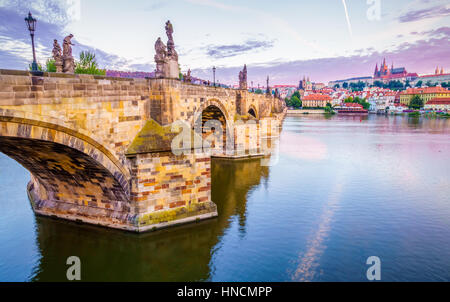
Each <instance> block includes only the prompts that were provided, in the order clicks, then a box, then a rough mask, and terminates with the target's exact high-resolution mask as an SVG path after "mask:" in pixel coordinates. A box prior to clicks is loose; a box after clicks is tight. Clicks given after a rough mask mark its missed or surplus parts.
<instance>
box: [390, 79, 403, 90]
mask: <svg viewBox="0 0 450 302" xmlns="http://www.w3.org/2000/svg"><path fill="white" fill-rule="evenodd" d="M386 88H389V89H391V90H403V88H404V86H403V83H402V82H400V81H390V82H389V84H388V85H387V87H386Z"/></svg>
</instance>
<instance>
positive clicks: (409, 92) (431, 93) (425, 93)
mask: <svg viewBox="0 0 450 302" xmlns="http://www.w3.org/2000/svg"><path fill="white" fill-rule="evenodd" d="M414 95H419V96H420V97H421V98H422V99H423V101H424V104H427V103H428V101H430V100H432V99H434V98H448V97H450V90H448V89H445V88H443V87H440V86H436V87H425V88H408V89H406V90H404V91H402V92H401V93H400V103H401V104H404V105H409V102H410V101H411V99H412V97H413V96H414Z"/></svg>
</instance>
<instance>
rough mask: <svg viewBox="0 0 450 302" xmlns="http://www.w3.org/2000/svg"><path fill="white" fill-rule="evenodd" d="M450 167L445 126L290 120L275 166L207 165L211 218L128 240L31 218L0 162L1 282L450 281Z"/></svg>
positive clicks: (449, 127)
mask: <svg viewBox="0 0 450 302" xmlns="http://www.w3.org/2000/svg"><path fill="white" fill-rule="evenodd" d="M449 155H450V120H443V119H442V120H439V119H437V120H433V119H432V120H429V119H421V118H420V119H417V118H408V117H400V116H398V117H384V116H369V117H366V118H363V119H362V120H361V119H360V118H359V117H342V116H341V117H339V116H334V117H332V118H328V119H327V118H325V117H323V116H316V117H314V116H305V117H288V118H286V120H285V121H284V125H283V131H282V133H281V137H280V141H279V153H278V156H273V157H272V161H273V163H274V165H273V166H269V167H265V166H261V164H260V160H245V161H219V160H214V161H213V165H212V200H213V201H214V202H215V203H216V204H217V206H218V211H219V217H218V218H217V219H213V220H209V221H204V222H201V223H197V224H191V225H186V226H183V227H177V228H172V229H167V230H163V231H158V232H155V233H147V234H143V235H137V234H129V233H123V232H119V231H113V230H107V229H103V228H97V227H92V226H86V225H76V224H72V223H67V222H63V221H57V220H52V219H48V218H42V217H36V216H35V215H34V214H33V212H32V210H31V208H30V205H29V202H28V199H27V195H26V190H25V188H26V184H27V182H28V180H29V173H28V172H27V171H26V170H25V169H23V168H22V167H21V166H20V165H19V164H17V163H16V162H15V161H13V160H11V159H9V158H8V157H6V156H5V155H3V154H1V153H0V281H53V280H54V281H58V280H61V281H65V280H66V269H67V267H68V266H67V265H66V264H65V263H66V259H67V257H69V256H72V255H75V256H78V257H80V259H81V278H82V280H84V281H93V280H100V281H187V280H192V281H193V280H212V281H308V280H311V281H366V280H367V279H366V270H367V268H368V267H369V265H366V260H367V258H368V257H369V256H378V257H379V258H380V259H381V278H382V280H383V281H450V161H449V159H450V156H449ZM277 158H278V159H277Z"/></svg>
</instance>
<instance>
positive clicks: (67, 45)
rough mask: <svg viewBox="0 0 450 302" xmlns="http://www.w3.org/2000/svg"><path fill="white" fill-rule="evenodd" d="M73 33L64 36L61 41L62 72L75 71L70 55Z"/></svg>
mask: <svg viewBox="0 0 450 302" xmlns="http://www.w3.org/2000/svg"><path fill="white" fill-rule="evenodd" d="M72 38H73V35H72V34H70V35H68V36H67V37H65V38H64V42H63V57H62V59H63V72H65V73H74V71H75V61H74V59H73V56H72V45H75V44H73V43H72V41H71V40H72Z"/></svg>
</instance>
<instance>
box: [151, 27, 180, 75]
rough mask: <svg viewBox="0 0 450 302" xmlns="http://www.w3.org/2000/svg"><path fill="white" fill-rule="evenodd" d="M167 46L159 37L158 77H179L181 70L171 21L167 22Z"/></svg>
mask: <svg viewBox="0 0 450 302" xmlns="http://www.w3.org/2000/svg"><path fill="white" fill-rule="evenodd" d="M166 34H167V38H168V41H167V47H166V45H164V42H163V41H162V40H161V38H158V39H157V40H156V43H155V51H156V54H155V63H156V71H155V77H157V78H173V79H178V78H179V74H180V70H179V66H178V54H177V52H176V50H175V43H174V41H173V26H172V23H170V21H167V22H166Z"/></svg>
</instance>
